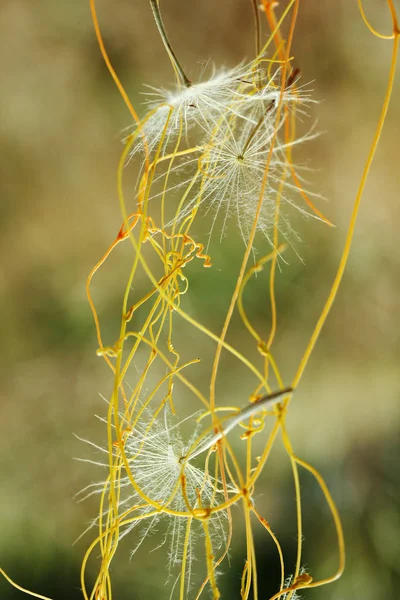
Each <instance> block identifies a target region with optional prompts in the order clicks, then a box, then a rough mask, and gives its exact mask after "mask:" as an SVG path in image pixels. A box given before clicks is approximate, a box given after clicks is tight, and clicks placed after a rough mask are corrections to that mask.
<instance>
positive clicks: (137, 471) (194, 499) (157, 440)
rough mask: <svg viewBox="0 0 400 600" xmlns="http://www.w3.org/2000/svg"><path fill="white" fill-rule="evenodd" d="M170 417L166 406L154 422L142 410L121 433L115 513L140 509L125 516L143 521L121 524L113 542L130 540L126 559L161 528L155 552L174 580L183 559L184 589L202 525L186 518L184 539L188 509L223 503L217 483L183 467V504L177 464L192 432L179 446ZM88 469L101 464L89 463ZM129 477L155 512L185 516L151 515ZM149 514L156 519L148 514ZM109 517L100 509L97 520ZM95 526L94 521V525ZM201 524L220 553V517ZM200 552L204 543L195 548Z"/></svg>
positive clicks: (223, 531)
mask: <svg viewBox="0 0 400 600" xmlns="http://www.w3.org/2000/svg"><path fill="white" fill-rule="evenodd" d="M195 417H196V416H194V417H193V420H195ZM173 418H174V417H172V415H171V414H170V411H169V409H168V408H167V407H165V408H164V409H163V411H162V412H161V413H160V415H159V416H158V417H157V418H156V419H154V418H152V416H151V415H150V413H149V412H148V411H146V410H145V411H143V413H142V415H141V418H140V421H139V423H137V424H136V425H135V426H134V427H133V428H132V429H131V430H128V432H127V433H126V437H125V444H124V451H125V455H126V459H127V462H128V466H129V471H130V473H129V474H128V472H127V470H126V469H125V467H124V466H121V473H120V477H119V478H118V479H119V483H118V486H119V489H120V492H119V494H118V502H117V509H118V510H117V512H118V514H119V515H121V514H123V513H125V512H126V511H129V510H130V509H131V508H132V507H136V506H140V508H137V509H135V510H134V511H132V512H130V513H129V517H135V516H140V517H143V518H140V519H139V520H133V521H132V522H130V523H128V524H126V525H122V526H121V527H120V529H119V537H120V539H121V538H123V537H125V536H128V535H129V539H131V541H132V545H131V555H134V554H135V553H136V552H137V550H138V549H139V547H140V546H141V545H142V543H143V542H144V540H145V538H146V537H148V536H149V535H152V534H154V533H155V532H156V530H157V526H158V525H163V526H164V529H165V533H164V535H163V538H162V539H161V541H160V539H158V540H157V541H158V546H157V547H159V546H163V547H164V548H165V549H166V554H167V556H168V560H167V571H168V577H172V576H173V575H174V572H175V571H176V568H178V567H179V566H180V565H181V563H182V557H183V556H184V555H185V554H186V573H185V581H186V584H187V585H190V578H191V570H192V564H193V561H194V560H195V559H196V545H197V540H198V539H199V538H200V537H202V536H204V532H203V527H202V523H201V521H199V520H197V519H196V518H194V519H191V525H190V532H189V535H187V527H188V522H189V517H190V509H191V510H195V509H198V508H200V507H201V508H212V507H213V506H216V505H218V504H220V503H221V502H223V501H224V493H223V490H222V483H221V482H219V481H216V480H215V479H214V478H213V477H212V476H211V475H210V474H209V473H205V471H204V468H203V469H201V468H198V467H197V466H194V465H193V464H191V463H188V464H186V465H185V468H184V475H185V481H186V486H185V493H186V499H185V497H184V495H183V492H182V486H181V474H182V464H181V463H182V460H181V459H182V457H184V456H185V454H187V452H188V451H189V448H190V447H191V446H192V445H193V442H194V441H195V438H196V435H197V434H196V432H195V433H194V434H193V435H192V436H191V437H190V439H188V440H187V442H184V441H183V438H182V435H181V429H182V423H183V422H182V421H181V422H176V423H173ZM92 445H93V444H92ZM104 452H105V451H104ZM117 454H118V451H117V450H115V456H117ZM203 462H204V461H203ZM94 464H97V465H98V464H102V463H99V462H95V463H94ZM104 466H106V464H104ZM132 478H133V479H134V481H135V483H136V485H137V486H138V487H139V488H140V490H141V491H142V493H143V494H144V495H145V496H147V497H148V498H149V499H150V500H151V501H153V502H155V503H157V505H159V506H161V507H163V506H164V507H166V508H169V509H171V510H173V511H178V512H181V513H186V515H187V516H186V517H185V516H180V517H179V516H174V515H171V514H168V512H165V511H163V510H162V509H161V510H160V511H158V512H157V511H155V508H154V506H153V505H152V504H151V503H148V504H146V502H145V501H144V500H143V498H142V497H141V495H140V494H139V493H138V492H137V490H136V489H135V488H134V486H133V485H132ZM105 485H106V486H107V485H108V484H107V483H105V482H104V481H103V482H99V483H96V484H91V485H90V486H88V487H87V488H85V490H83V491H82V494H81V495H84V493H86V495H85V498H86V497H88V496H89V495H92V494H95V493H101V492H102V491H103V490H104V486H105ZM188 505H189V507H190V509H189V507H188ZM155 512H156V514H154V513H155ZM109 513H110V514H112V515H113V516H114V517H115V507H113V508H112V509H110V511H108V509H106V510H105V512H104V514H103V520H104V519H105V518H106V517H107V516H108V514H109ZM146 515H148V516H146ZM97 523H98V519H97V520H96V522H95V523H94V524H97ZM207 523H208V530H209V534H210V538H211V541H212V545H213V549H214V550H215V551H216V552H218V551H221V549H222V548H223V547H224V545H225V543H226V538H227V514H226V512H225V511H219V512H216V513H215V514H213V515H211V516H210V517H209V518H208V520H207ZM201 551H202V552H203V553H204V542H203V543H202V545H201ZM197 558H199V556H197ZM178 572H179V569H178Z"/></svg>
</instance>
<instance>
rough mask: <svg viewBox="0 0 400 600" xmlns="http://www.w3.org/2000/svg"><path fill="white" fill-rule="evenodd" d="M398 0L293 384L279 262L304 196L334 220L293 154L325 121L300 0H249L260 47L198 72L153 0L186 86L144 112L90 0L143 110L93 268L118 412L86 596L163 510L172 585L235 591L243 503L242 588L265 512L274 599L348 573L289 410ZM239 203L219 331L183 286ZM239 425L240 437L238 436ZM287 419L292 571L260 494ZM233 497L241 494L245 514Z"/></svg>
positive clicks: (197, 593)
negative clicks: (238, 375)
mask: <svg viewBox="0 0 400 600" xmlns="http://www.w3.org/2000/svg"><path fill="white" fill-rule="evenodd" d="M387 3H388V7H389V10H390V14H391V16H392V21H393V35H392V36H386V37H387V38H390V39H392V40H393V59H392V66H391V70H390V76H389V83H388V92H387V95H386V98H385V101H384V105H383V108H382V114H381V117H380V120H379V123H378V128H377V132H376V135H375V138H374V141H373V145H372V148H371V151H370V153H369V156H368V160H367V163H366V167H365V171H364V174H363V177H362V180H361V182H360V187H359V191H358V194H357V197H356V199H355V203H354V210H353V214H352V218H351V222H350V225H349V230H348V234H347V238H346V243H345V247H344V250H343V254H342V258H341V262H340V265H339V267H338V271H337V273H336V276H335V279H334V282H333V285H332V289H331V292H330V294H329V297H328V299H327V301H326V303H325V305H324V307H323V310H322V312H321V315H320V318H319V320H318V322H317V324H316V326H315V329H314V331H313V332H312V335H311V337H310V341H309V343H308V344H307V347H306V349H305V351H304V354H303V356H302V357H300V360H299V366H298V369H297V371H296V373H295V375H294V377H292V378H291V381H290V384H288V383H287V381H286V379H285V378H284V377H283V375H282V373H281V369H280V367H279V365H278V363H277V361H276V360H275V358H274V341H275V338H276V334H277V326H278V320H277V306H276V297H275V283H276V277H277V272H278V268H277V267H278V264H279V259H280V256H281V255H282V253H283V251H284V249H285V246H286V242H287V241H290V239H291V235H292V234H291V227H290V224H289V219H288V214H287V212H286V211H287V209H288V207H289V205H294V206H295V207H296V208H297V209H298V210H300V211H302V212H303V213H306V214H309V215H311V216H314V217H316V218H317V219H319V220H320V221H323V222H324V223H325V224H328V225H330V222H329V220H328V219H327V218H326V217H325V216H324V215H323V214H322V213H321V212H320V210H319V209H318V208H317V206H316V204H315V201H316V200H317V199H318V195H314V197H313V195H311V194H310V193H307V192H306V191H305V189H304V179H303V177H302V175H301V172H302V171H301V169H299V167H298V166H296V165H295V162H294V159H293V153H294V149H295V146H296V145H297V144H299V143H300V142H302V141H304V140H305V139H309V138H310V137H312V136H313V133H312V131H311V132H310V133H309V134H307V135H306V136H303V137H299V136H298V135H297V133H296V120H297V118H298V116H299V115H301V114H303V113H304V112H306V111H307V105H308V104H309V103H310V102H312V101H313V100H312V98H311V97H310V92H309V91H307V89H305V88H304V87H301V86H300V85H299V71H298V69H297V68H296V67H295V61H294V58H293V56H292V54H291V46H292V40H293V36H294V33H295V27H296V19H297V16H298V11H299V7H300V2H299V0H287V2H286V3H284V5H283V7H282V8H281V9H278V10H277V3H276V2H270V1H269V0H262V2H261V5H258V3H257V2H256V0H252V1H251V3H250V4H251V6H252V7H253V10H254V22H255V34H256V35H255V39H256V56H255V58H254V60H253V61H251V62H250V63H249V64H242V65H239V66H238V67H236V68H233V69H230V70H214V71H213V72H212V73H211V75H210V76H209V77H207V78H204V80H203V81H201V82H199V83H195V82H192V81H191V80H190V79H189V78H188V77H187V75H186V74H185V73H184V71H183V69H182V67H181V65H180V63H179V61H178V59H177V57H176V55H175V53H174V51H173V49H172V46H171V43H170V41H169V39H168V37H167V34H166V31H165V27H164V24H163V20H162V17H161V13H160V7H159V0H150V8H151V9H152V11H153V14H154V17H155V23H156V25H157V27H158V30H159V33H160V35H161V38H162V40H163V42H164V45H165V48H166V51H167V53H168V55H169V57H170V59H171V64H172V66H173V68H174V71H175V75H176V86H175V89H174V90H173V91H165V90H155V89H150V91H149V92H148V97H149V98H150V101H149V106H148V112H147V114H146V115H145V116H144V117H143V118H139V117H138V115H137V113H136V111H135V109H134V107H133V106H132V104H131V102H130V100H129V98H128V97H127V95H126V92H125V90H124V88H123V86H122V84H121V82H120V80H119V79H118V76H117V74H116V73H115V71H114V69H113V67H112V65H111V63H110V59H109V57H108V55H107V52H106V49H105V46H104V43H103V39H102V35H101V32H100V27H99V23H98V18H97V14H96V10H95V4H94V0H90V5H91V9H92V16H93V22H94V26H95V30H96V35H97V39H98V42H99V45H100V49H101V52H102V54H103V57H104V59H105V62H106V64H107V66H108V68H109V70H110V73H111V75H112V77H113V78H114V80H115V82H116V85H117V87H118V89H119V91H120V93H121V96H122V98H123V99H124V101H125V103H126V105H127V107H128V109H129V111H130V113H131V115H132V117H133V120H134V127H133V129H132V130H131V131H130V133H129V135H128V136H127V137H126V139H125V140H124V149H123V152H122V156H121V160H120V163H119V167H118V176H117V179H118V181H117V185H118V197H119V201H120V207H121V213H122V219H123V223H122V226H121V228H120V230H119V232H118V234H117V236H116V238H115V240H114V242H113V243H112V244H111V245H110V247H109V249H108V250H107V252H106V253H105V255H104V256H103V257H102V258H101V260H100V261H99V262H98V264H97V265H95V267H94V268H93V270H92V272H91V273H90V275H89V278H88V282H87V293H88V298H89V303H90V306H91V309H92V312H93V316H94V320H95V324H96V330H97V338H98V346H99V348H98V355H99V356H102V357H103V358H104V360H105V361H106V363H107V364H108V366H109V368H110V369H111V371H112V373H113V377H114V386H113V393H112V397H111V398H110V400H109V402H108V412H107V415H106V417H105V418H104V419H103V422H104V423H105V425H106V429H107V436H108V442H107V446H106V447H105V448H98V449H99V450H100V451H101V452H102V456H103V457H104V460H101V461H100V462H99V463H98V464H100V465H101V466H102V467H103V468H105V469H106V471H107V475H106V477H105V478H104V480H102V481H100V482H99V483H95V484H91V485H89V486H88V487H87V488H86V489H85V490H83V492H82V495H83V496H88V495H91V494H98V495H99V497H100V507H99V514H98V517H97V518H96V520H95V521H94V523H93V526H95V527H96V528H97V530H98V534H97V536H96V539H95V540H94V541H93V542H92V544H91V545H90V547H89V548H88V551H87V553H86V555H85V557H84V560H83V564H82V590H83V595H84V598H85V600H111V598H112V585H111V575H110V568H111V564H112V561H113V560H115V557H116V553H117V551H118V546H119V542H120V541H121V539H122V538H123V537H126V538H127V539H130V540H132V541H131V552H132V558H133V561H134V560H135V558H136V556H137V554H138V552H139V551H140V550H141V549H142V548H143V545H146V544H147V539H148V538H149V537H150V535H151V534H152V533H153V532H154V531H155V529H156V528H157V527H161V528H164V534H163V537H162V538H161V542H160V544H161V547H162V548H163V549H164V550H165V552H164V554H166V556H167V560H166V577H167V578H168V580H169V582H170V587H169V592H168V595H169V597H170V598H179V600H184V599H185V598H194V599H196V600H197V599H198V598H200V597H201V596H203V595H206V594H209V593H210V592H211V594H212V597H213V598H214V599H215V600H216V599H217V598H219V597H220V596H221V593H220V584H219V581H220V579H221V578H222V577H223V576H224V574H226V573H227V572H228V573H229V550H230V546H231V543H232V539H233V536H234V534H235V531H236V519H237V518H238V516H237V515H239V514H240V515H241V519H242V521H243V523H244V529H245V544H246V550H245V556H244V558H243V572H242V578H241V586H240V597H241V598H242V600H247V599H249V598H254V599H255V600H256V599H257V598H259V593H258V585H257V556H256V551H255V543H254V531H255V528H256V527H258V528H260V529H262V530H263V531H264V532H265V534H266V535H268V536H270V537H271V539H272V540H273V542H274V544H275V545H276V549H277V553H278V556H279V560H280V565H281V578H280V583H278V584H277V590H276V593H275V594H274V595H273V597H272V598H271V599H270V600H277V599H278V598H281V599H285V600H294V599H295V598H296V597H298V592H299V590H303V589H306V588H313V587H317V586H322V585H325V584H328V583H330V582H332V581H334V580H335V579H337V578H338V577H340V575H341V573H342V571H343V569H344V540H343V532H342V526H341V522H340V518H339V514H338V511H337V509H336V507H335V504H334V502H333V499H332V497H331V495H330V492H329V491H328V488H327V486H326V484H325V482H324V480H323V478H322V476H321V475H320V474H319V472H318V471H316V470H315V469H314V468H313V467H312V466H311V465H309V464H308V463H307V462H305V461H304V460H302V459H301V458H299V457H298V456H296V454H295V453H294V451H293V448H292V445H291V442H290V439H289V436H288V433H287V429H286V419H287V414H288V407H289V404H290V401H291V398H292V396H293V394H294V393H295V391H296V389H297V387H298V384H299V382H300V379H301V377H302V374H303V372H304V370H305V368H306V365H307V362H308V359H309V357H310V356H311V353H312V351H313V348H314V346H315V343H316V341H317V339H318V336H319V333H320V331H321V329H322V327H323V324H324V322H325V320H326V318H327V315H328V313H329V310H330V308H331V306H332V303H333V301H334V298H335V295H336V293H337V290H338V287H339V284H340V281H341V278H342V276H343V272H344V269H345V266H346V261H347V258H348V255H349V251H350V245H351V241H352V236H353V232H354V226H355V220H356V216H357V211H358V207H359V203H360V199H361V195H362V192H363V189H364V185H365V181H366V178H367V175H368V170H369V167H370V164H371V162H372V158H373V155H374V152H375V149H376V146H377V143H378V140H379V135H380V132H381V130H382V127H383V123H384V119H385V115H386V111H387V108H388V104H389V99H390V91H391V89H392V85H393V78H394V70H395V61H396V56H397V46H398V40H399V27H398V24H397V18H396V13H395V10H394V6H393V2H392V0H388V2H387ZM360 10H361V15H362V17H363V19H364V21H365V23H366V24H367V26H368V27H369V29H370V30H371V31H372V32H373V33H374V35H376V36H378V37H381V38H382V37H383V38H384V37H385V36H383V35H381V34H379V33H378V32H377V31H375V30H374V29H373V27H372V25H371V24H370V23H369V22H368V20H367V17H366V15H365V14H364V11H363V8H362V5H361V3H360ZM264 29H265V30H267V31H268V33H264ZM127 168H132V169H137V173H138V176H137V184H136V187H135V189H134V190H133V191H132V190H130V198H133V200H130V201H129V202H127V201H126V199H125V186H124V173H125V169H127ZM129 206H131V208H129ZM209 215H211V218H210V217H209ZM202 217H205V218H206V219H207V218H209V223H210V226H209V236H208V238H207V239H205V240H202V241H198V237H199V236H198V234H197V233H196V225H197V223H198V222H199V219H200V218H202ZM228 220H232V222H236V224H237V231H238V234H239V236H240V237H241V239H242V243H243V257H242V260H241V265H240V268H239V270H238V274H237V280H236V284H235V286H234V289H233V290H232V297H231V301H230V303H229V306H227V310H226V316H225V321H224V325H223V328H222V331H221V332H220V333H219V334H217V333H214V332H213V331H211V330H210V329H208V328H207V327H206V326H205V325H203V324H202V323H201V322H200V321H198V320H196V319H195V318H194V317H193V316H192V315H191V314H190V313H189V312H188V311H187V310H184V308H183V297H184V296H185V294H186V295H187V294H190V266H189V265H190V263H193V262H197V263H199V264H200V265H202V266H203V267H204V268H209V267H211V266H212V256H210V254H209V253H208V252H209V251H208V248H207V249H206V250H205V247H206V244H207V242H208V240H209V237H210V235H211V234H212V233H213V232H215V230H216V229H218V228H219V233H220V236H221V240H222V238H223V236H225V235H227V234H228V233H227V231H228V229H227V223H228ZM120 243H124V244H125V245H127V246H128V247H129V248H130V251H131V263H130V270H129V274H128V276H127V281H126V285H125V292H124V295H123V301H122V308H121V323H120V331H119V334H118V337H117V339H116V340H113V341H112V342H111V343H110V344H106V343H105V342H104V341H103V337H102V331H101V327H100V321H99V317H98V314H97V311H96V307H95V303H94V301H93V298H92V293H91V283H92V279H93V276H94V275H95V273H96V272H97V271H98V269H99V268H100V267H102V265H103V264H104V263H105V261H106V260H107V258H108V256H109V255H110V254H111V253H112V252H113V250H114V249H115V247H116V246H117V245H119V244H120ZM221 252H223V244H222V246H221ZM267 269H268V271H267ZM266 272H267V273H268V275H267V277H268V282H269V305H270V315H269V332H268V335H267V336H265V335H262V334H261V333H260V332H259V331H258V330H257V328H256V327H255V326H254V324H253V323H252V319H251V316H249V315H248V314H247V311H246V308H245V297H244V292H245V289H246V287H247V286H248V285H249V284H250V282H251V280H252V278H253V277H254V276H255V275H256V274H260V276H265V273H266ZM143 273H144V274H145V279H146V281H147V285H148V288H147V290H146V292H145V293H143V295H142V296H140V297H138V294H137V292H136V290H137V289H141V287H140V284H139V282H141V281H142V280H143ZM205 277H206V275H205ZM205 285H206V284H205ZM235 312H236V313H237V314H239V316H240V318H241V321H242V324H243V327H244V328H245V330H247V332H248V334H249V335H250V336H251V337H252V338H253V340H254V345H255V347H256V348H257V350H258V356H259V360H258V362H256V361H254V360H252V359H250V358H249V357H247V356H246V355H245V354H244V353H243V352H242V351H241V350H240V349H239V348H238V347H236V346H235V345H234V344H233V343H228V342H227V333H228V330H229V327H230V325H231V321H232V317H233V315H234V313H235ZM182 323H183V324H185V327H186V328H187V330H188V331H190V330H193V331H194V330H196V331H197V332H198V333H199V334H200V335H202V336H204V339H207V340H208V341H209V340H211V341H212V342H213V343H214V348H215V350H214V355H213V358H212V361H211V362H212V366H211V370H210V374H209V381H208V392H207V393H204V391H203V390H202V389H200V388H199V387H198V386H196V385H195V384H194V383H193V376H192V373H193V369H195V368H196V365H197V364H198V363H199V362H200V360H201V359H202V358H203V357H200V358H199V357H198V356H191V355H190V352H191V350H190V348H187V347H184V348H183V349H182V348H180V345H179V341H178V342H177V341H176V336H175V331H176V329H177V327H178V326H179V324H182ZM223 352H224V353H228V354H230V355H231V357H233V358H234V359H235V360H237V361H238V363H239V364H241V365H242V367H244V368H246V369H247V370H248V372H249V374H250V375H251V378H252V381H253V384H252V386H251V388H249V389H248V393H247V394H246V397H243V398H241V399H238V400H237V404H236V405H232V404H230V405H226V404H224V403H223V402H222V399H221V398H220V397H219V396H218V393H217V389H216V385H217V380H218V375H219V372H220V360H221V355H222V353H223ZM183 355H184V358H183ZM133 373H134V375H133ZM285 381H286V383H285ZM182 390H183V391H182ZM182 398H183V401H182ZM196 403H197V406H196ZM193 407H194V409H193ZM239 437H240V439H241V442H240V445H237V440H238V439H239ZM279 437H281V439H282V441H283V445H284V448H285V450H286V452H287V455H288V459H289V463H290V466H291V469H292V473H293V480H294V488H295V496H296V518H297V557H296V563H295V565H294V570H293V572H287V566H286V565H285V560H284V554H283V551H282V548H281V545H280V543H279V540H278V537H277V535H276V534H275V530H276V529H277V528H278V525H279V523H278V522H276V523H274V525H273V527H272V526H271V525H270V523H269V520H268V521H267V520H266V518H265V517H264V516H263V515H262V514H261V513H260V512H259V510H258V507H257V501H256V498H255V493H256V490H257V489H258V488H259V482H260V477H261V474H262V472H263V470H264V467H265V465H266V463H267V461H268V459H269V457H270V454H271V450H272V448H273V446H274V444H275V442H276V440H277V439H278V438H279ZM255 438H257V440H258V439H262V440H263V441H262V447H263V448H262V451H261V453H260V452H256V450H255V446H256V444H255ZM299 467H302V468H303V469H305V470H307V471H309V472H310V473H311V474H312V475H313V476H314V477H315V479H316V480H317V482H318V484H319V486H320V488H321V490H322V492H323V494H324V497H325V499H326V502H327V505H328V507H329V510H330V513H331V516H332V519H333V523H334V526H335V530H336V537H337V546H338V566H337V570H336V571H335V573H333V574H331V575H328V576H326V577H324V578H321V579H314V578H313V576H311V574H310V573H309V572H306V571H305V570H304V568H303V567H302V544H303V530H302V503H301V492H300V483H299ZM235 506H238V507H239V509H240V511H236V514H235V518H234V516H233V513H232V509H233V508H234V507H235ZM92 554H93V555H94V556H98V555H100V561H99V569H98V575H97V578H96V581H95V584H94V586H93V588H92V589H91V590H88V589H87V586H86V581H85V574H86V569H87V565H88V560H89V558H90V557H91V555H92ZM195 560H196V569H194V568H193V565H194V561H195ZM291 567H292V566H291ZM290 571H292V568H290ZM199 577H200V580H199ZM38 597H40V596H38Z"/></svg>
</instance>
